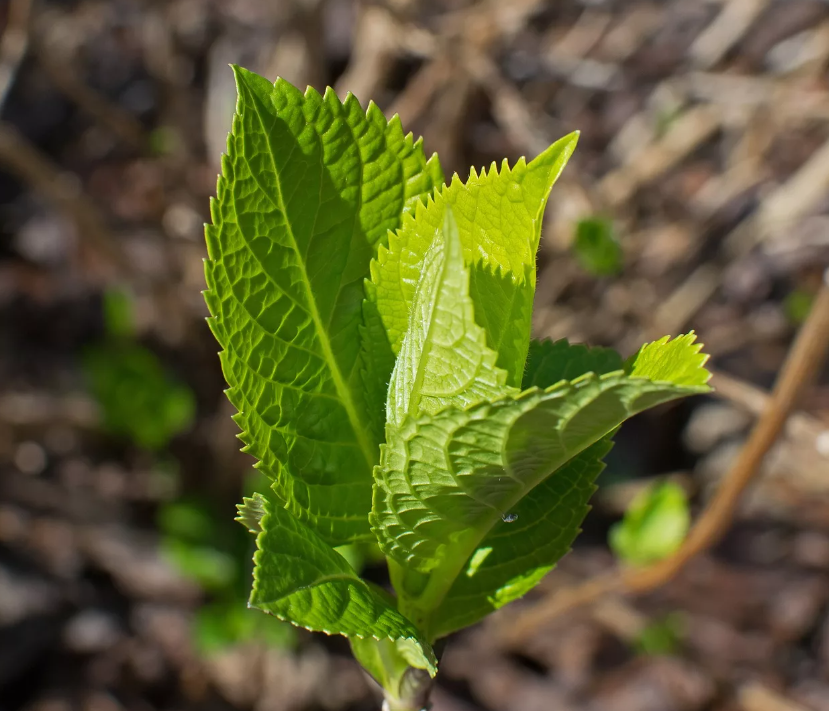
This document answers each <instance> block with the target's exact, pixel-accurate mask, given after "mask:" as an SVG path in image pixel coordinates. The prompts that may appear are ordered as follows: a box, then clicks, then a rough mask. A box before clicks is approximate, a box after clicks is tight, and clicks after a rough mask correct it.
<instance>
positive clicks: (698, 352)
mask: <svg viewBox="0 0 829 711" xmlns="http://www.w3.org/2000/svg"><path fill="white" fill-rule="evenodd" d="M696 338H697V337H696V335H695V334H694V332H693V331H691V332H690V333H686V334H685V335H684V336H677V337H676V338H674V339H673V340H672V339H671V337H670V336H664V337H662V338H660V339H659V340H658V341H654V342H653V343H646V344H645V345H644V346H642V347H641V348H640V349H639V352H638V353H637V354H636V355H634V356H632V357H631V358H629V359H628V362H627V363H626V364H625V368H626V370H627V371H628V372H629V373H630V375H631V377H632V378H645V379H647V380H652V381H654V382H658V383H673V384H675V385H679V386H682V387H687V388H702V389H703V390H702V391H703V392H707V391H708V390H710V388H709V387H708V381H709V380H710V379H711V373H709V372H708V371H707V370H706V369H705V362H706V361H707V360H708V356H707V355H706V354H705V353H703V352H702V344H701V343H695V342H694V341H695V340H696Z"/></svg>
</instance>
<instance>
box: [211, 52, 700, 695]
mask: <svg viewBox="0 0 829 711" xmlns="http://www.w3.org/2000/svg"><path fill="white" fill-rule="evenodd" d="M234 71H235V73H236V82H237V87H238V103H237V107H236V114H235V116H234V119H233V129H232V132H231V133H230V136H229V138H228V150H227V155H225V156H223V158H222V174H221V176H220V177H219V181H218V195H217V197H216V199H215V200H213V202H212V205H211V214H212V224H211V225H209V226H207V228H206V237H207V247H208V254H209V259H208V260H207V262H206V268H205V269H206V276H207V287H208V288H207V291H206V292H205V299H206V301H207V305H208V307H209V309H210V313H211V314H212V316H211V318H210V319H209V321H210V325H211V328H212V330H213V333H214V334H215V336H216V338H217V340H218V342H219V344H220V345H221V347H222V352H221V362H222V367H223V369H224V373H225V377H226V379H227V381H228V383H229V386H230V387H229V389H228V390H227V394H228V397H229V398H230V401H231V402H232V403H233V405H234V406H235V407H236V409H237V410H238V413H237V414H236V416H235V419H236V422H237V424H238V425H239V426H240V428H241V430H242V433H241V435H240V437H241V439H242V441H243V442H244V443H245V451H247V452H249V453H250V454H252V455H253V456H254V457H256V459H257V460H258V464H257V467H258V468H259V469H260V470H261V471H263V472H264V473H265V474H266V475H267V476H268V478H269V480H270V488H268V489H267V490H265V491H261V492H259V493H258V494H257V495H255V496H254V497H253V498H251V499H246V500H245V501H244V503H243V504H241V505H240V507H239V518H240V520H241V521H242V522H243V524H244V525H245V526H247V527H248V528H250V529H251V530H252V531H254V532H255V533H256V545H257V551H256V553H255V555H254V561H255V569H254V581H253V592H252V594H251V598H250V604H251V605H252V606H253V607H256V608H259V609H260V610H263V611H265V612H268V613H270V614H272V615H275V616H276V617H278V618H280V619H282V620H287V621H289V622H291V623H293V624H294V625H297V626H299V627H304V628H306V629H308V630H312V631H317V632H325V633H327V634H340V635H344V636H345V637H347V638H348V639H349V640H350V642H351V646H352V648H353V650H354V654H355V655H356V657H357V659H358V660H359V661H360V663H361V664H362V665H363V666H364V667H365V669H366V670H367V671H368V672H369V674H371V676H372V677H374V679H376V680H377V682H378V683H379V684H380V685H381V686H382V687H383V690H384V693H385V706H386V708H388V709H390V710H391V711H417V710H418V709H420V708H421V707H423V706H425V705H426V704H427V702H428V692H429V686H430V680H431V678H432V677H434V676H435V674H436V673H437V669H438V662H437V659H436V657H435V653H434V650H433V645H434V643H435V642H436V641H437V640H438V639H440V638H442V637H445V636H446V635H448V634H450V633H451V632H454V631H455V630H458V629H461V628H463V627H466V626H468V625H472V624H474V623H475V622H477V621H479V620H480V619H482V618H483V617H485V616H486V615H488V614H489V613H491V612H492V611H493V610H496V609H498V608H499V607H501V606H503V605H505V604H506V603H508V602H510V601H511V600H515V599H516V598H518V597H520V596H522V595H524V594H525V593H526V592H527V591H529V590H530V589H531V588H532V587H533V586H534V585H536V583H538V581H539V580H541V578H542V577H543V576H544V575H545V574H546V573H547V572H548V571H549V570H550V569H551V568H552V567H553V566H554V565H555V564H556V562H557V561H558V560H559V559H560V558H561V557H562V556H563V555H564V554H565V553H566V552H567V551H568V550H569V548H570V545H571V544H572V542H573V539H574V538H575V536H576V534H577V533H578V531H579V526H580V524H581V522H582V520H583V518H584V516H585V514H586V513H587V510H588V500H589V499H590V496H591V494H592V492H593V490H594V488H595V487H594V481H595V479H596V476H597V475H598V474H599V472H600V471H601V469H602V467H603V464H602V457H604V455H605V454H607V452H608V450H609V449H610V447H611V437H612V435H613V434H614V432H615V431H616V430H617V428H618V427H619V425H621V424H622V422H624V421H625V420H626V419H627V418H629V417H631V416H632V415H635V414H636V413H638V412H641V411H642V410H645V409H647V408H650V407H653V406H655V405H658V404H660V403H664V402H667V401H669V400H673V399H675V398H678V397H682V396H685V395H692V394H695V393H703V392H706V391H707V390H708V386H707V384H706V383H707V382H708V378H709V374H708V372H707V371H706V370H705V368H704V363H705V360H706V357H705V356H704V355H703V354H701V353H700V346H699V345H698V344H695V343H694V336H693V334H689V335H686V336H680V337H678V338H675V339H673V340H671V339H669V338H667V337H666V338H663V339H661V340H659V341H656V342H655V343H649V344H647V345H644V346H643V347H642V348H641V349H640V350H639V352H638V353H637V354H635V355H634V356H633V357H631V358H630V359H628V360H627V361H623V360H622V359H621V358H620V357H619V356H618V355H617V354H616V353H615V352H613V351H612V350H609V349H605V348H587V347H585V346H581V345H570V344H568V343H567V342H566V341H556V342H550V341H540V342H539V341H531V338H530V324H531V320H532V304H533V293H534V290H535V283H536V273H535V258H536V251H537V249H538V244H539V239H540V235H541V223H542V216H543V213H544V207H545V204H546V202H547V197H548V195H549V192H550V189H551V187H552V185H553V183H554V182H555V181H556V178H557V177H558V176H559V174H560V173H561V171H562V169H563V168H564V166H565V164H566V163H567V160H568V159H569V157H570V155H571V154H572V152H573V149H574V148H575V146H576V141H577V139H578V134H575V133H573V134H570V135H569V136H565V137H564V138H562V139H561V140H559V141H557V142H556V143H554V144H553V145H552V146H550V147H549V148H548V149H547V150H546V151H544V152H543V153H542V154H541V155H539V156H537V157H536V158H534V159H533V160H532V161H530V162H526V161H525V160H524V159H523V158H522V159H521V160H519V161H518V162H517V163H516V164H515V165H514V166H512V167H510V166H509V165H508V164H507V162H506V161H504V162H503V163H502V164H501V166H500V168H498V167H497V166H496V165H494V164H493V165H492V167H491V168H490V169H489V171H486V170H482V171H481V172H480V173H477V172H475V170H472V171H471V172H470V176H469V179H468V180H467V181H466V182H465V183H464V182H462V181H461V180H460V178H459V177H458V176H457V175H455V176H454V177H453V178H452V180H451V182H450V184H449V185H445V184H444V177H443V173H442V171H441V168H440V163H439V162H438V158H437V156H435V155H433V156H432V157H431V158H429V159H427V158H426V156H425V155H424V152H423V146H422V144H421V141H419V140H418V141H413V140H412V136H411V134H409V135H405V134H404V133H403V131H402V129H401V125H400V121H399V119H398V118H397V117H394V118H392V119H391V121H387V120H386V118H385V117H384V116H383V114H382V113H381V111H380V109H378V108H377V106H375V105H374V104H369V106H368V110H367V111H364V110H363V109H362V108H361V107H360V104H359V103H358V101H357V100H356V99H355V98H354V97H353V96H350V95H349V96H348V97H347V98H346V99H345V101H342V102H341V101H340V99H338V98H337V95H336V94H335V93H334V91H333V90H331V89H328V90H326V92H325V94H324V95H320V94H319V93H318V92H316V91H314V90H313V89H310V88H309V89H308V90H307V91H306V92H305V93H303V92H301V91H299V90H297V89H296V88H294V87H293V86H291V85H290V84H288V83H287V82H285V81H283V80H281V79H280V80H278V81H277V82H276V83H275V84H271V83H270V82H269V81H267V80H265V79H263V78H262V77H259V76H257V75H255V74H253V73H251V72H248V71H246V70H244V69H240V68H235V70H234ZM366 540H374V541H376V542H377V543H378V544H379V546H380V548H381V549H382V551H383V553H384V554H385V556H386V559H387V562H388V567H389V573H390V576H391V581H392V584H393V587H394V594H390V593H389V592H388V591H387V590H385V589H382V588H380V587H378V586H376V585H374V584H372V583H370V582H368V581H366V580H363V579H362V578H361V577H360V576H359V574H358V573H357V572H355V570H354V569H353V568H352V567H351V565H350V564H349V563H348V562H347V561H346V559H345V558H344V557H343V556H342V555H341V554H340V553H339V552H338V551H337V550H336V548H337V547H338V546H342V545H344V544H348V543H353V542H359V541H366Z"/></svg>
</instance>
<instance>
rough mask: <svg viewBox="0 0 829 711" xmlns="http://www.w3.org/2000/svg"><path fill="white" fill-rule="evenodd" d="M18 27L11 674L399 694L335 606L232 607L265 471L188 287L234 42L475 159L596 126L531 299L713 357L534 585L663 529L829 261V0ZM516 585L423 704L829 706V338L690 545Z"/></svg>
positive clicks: (48, 680)
mask: <svg viewBox="0 0 829 711" xmlns="http://www.w3.org/2000/svg"><path fill="white" fill-rule="evenodd" d="M0 30H1V32H0V711H19V710H20V711H74V710H75V709H81V710H83V711H132V710H136V711H154V710H156V709H158V710H159V711H162V710H163V711H178V710H182V711H184V710H188V711H189V710H191V709H192V710H195V709H199V710H201V709H204V710H205V711H213V710H217V711H219V710H221V711H232V710H234V709H238V710H240V711H241V710H248V709H250V710H252V711H312V710H313V711H341V710H342V711H346V710H351V711H356V710H357V709H375V708H377V706H378V701H377V699H376V697H375V696H374V691H373V689H372V687H371V685H370V684H369V683H368V682H366V681H365V679H364V678H363V676H362V673H361V672H360V670H359V669H358V667H357V666H356V663H355V662H353V661H352V660H351V658H350V654H349V650H348V646H347V644H346V643H345V642H344V641H343V640H341V639H337V638H325V637H323V636H311V635H309V634H306V633H304V632H297V631H294V630H292V629H290V628H289V627H287V626H285V625H283V624H280V623H279V622H277V621H276V620H274V619H272V618H267V617H265V616H263V615H261V613H257V612H254V611H249V610H247V609H246V608H245V600H246V596H247V592H248V589H249V585H250V568H251V564H250V562H249V561H250V556H251V553H252V547H253V541H252V539H251V538H250V536H249V535H248V534H247V532H246V531H244V530H243V529H242V527H241V526H239V525H238V524H236V523H234V522H233V520H232V519H233V516H234V515H235V510H234V505H235V504H236V503H237V502H238V501H240V500H241V497H242V495H243V494H244V493H246V492H249V491H250V490H252V489H254V488H255V487H256V486H257V482H256V479H255V475H254V470H253V469H252V463H253V462H252V460H251V459H250V458H249V457H247V456H246V455H243V454H241V453H239V451H238V448H239V442H238V440H236V438H235V435H236V433H237V428H236V426H235V425H234V424H233V422H232V421H231V419H230V416H231V414H232V408H231V407H230V406H229V404H228V403H227V402H226V400H225V397H224V395H223V394H222V389H223V387H224V381H223V378H222V375H221V371H220V368H219V360H218V357H217V354H216V352H217V345H216V343H215V341H214V339H213V337H212V336H211V334H210V333H209V331H208V328H207V326H206V324H205V320H204V318H205V316H206V309H205V306H204V303H203V301H202V298H201V294H200V290H201V289H202V288H203V272H202V259H203V257H204V256H205V249H204V245H203V237H202V224H203V223H204V221H205V220H206V219H207V217H208V199H209V197H210V195H211V194H213V191H214V189H215V182H216V172H217V166H218V164H219V157H220V154H221V152H222V151H223V150H224V146H225V141H226V135H227V131H228V129H229V127H230V120H231V115H232V111H233V105H234V99H235V97H234V88H233V83H232V75H231V72H230V70H229V69H228V66H227V65H228V63H231V62H235V63H240V64H242V65H244V66H246V67H248V68H250V69H252V70H255V71H258V72H260V73H262V74H264V75H265V76H267V77H268V78H270V79H275V78H276V77H277V76H283V77H285V78H286V79H288V80H289V81H291V82H292V83H294V84H297V85H300V86H305V85H306V84H312V85H314V86H315V87H318V88H322V87H324V86H326V85H332V86H334V87H335V88H336V90H337V92H338V93H340V94H341V95H344V94H345V92H347V91H352V92H354V93H355V94H356V95H357V97H358V98H360V100H361V101H362V102H363V104H364V105H365V104H366V103H367V101H368V100H369V99H373V100H374V101H375V102H377V103H378V104H379V106H380V107H381V108H382V109H383V110H384V111H385V112H386V114H387V115H389V116H390V115H391V114H393V113H399V114H400V116H401V118H402V120H403V125H404V127H405V128H406V129H407V130H411V131H414V133H415V134H418V135H423V136H424V139H425V146H426V150H427V153H431V152H433V151H437V152H438V153H439V154H440V157H441V161H442V163H443V166H444V169H445V171H446V173H447V175H451V173H452V172H453V171H457V172H458V173H459V174H460V175H461V177H462V178H463V179H465V178H466V177H467V176H468V172H469V167H470V166H476V167H478V168H480V167H482V166H485V165H489V163H490V162H491V161H493V160H495V161H498V162H500V160H501V159H502V158H503V157H508V158H509V159H510V160H511V161H514V160H515V159H517V158H518V157H519V156H522V155H526V156H528V157H532V156H534V155H535V154H537V153H538V152H540V151H541V150H543V149H544V148H545V147H546V146H547V145H548V144H549V143H551V142H552V141H553V140H555V139H557V138H559V137H560V136H562V135H564V134H565V133H568V132H570V131H572V130H575V129H580V130H581V132H582V134H581V141H580V144H579V147H578V150H577V152H576V155H575V157H574V158H573V160H572V161H571V163H570V165H569V167H568V168H567V170H566V171H565V174H564V175H563V177H562V178H561V180H560V181H559V183H558V184H557V185H556V187H555V188H554V190H553V195H552V198H551V201H550V205H549V207H548V210H547V215H546V223H545V226H544V232H543V238H542V243H541V249H540V254H539V258H538V268H539V283H538V293H537V307H536V321H535V324H534V327H535V330H536V335H537V336H539V337H542V336H549V337H553V338H561V337H564V336H566V337H568V338H570V339H571V340H574V341H582V342H589V343H592V344H597V345H610V346H614V347H616V348H617V349H619V350H620V351H621V352H622V353H623V354H625V355H627V354H629V353H631V352H632V351H633V350H635V348H636V347H637V346H638V345H639V344H640V343H642V342H643V341H644V340H645V339H649V338H652V337H659V336H661V335H664V334H667V333H672V334H676V333H679V332H683V331H686V330H688V329H691V328H693V329H696V331H697V332H698V334H699V336H700V338H701V340H702V341H703V342H704V343H705V345H706V351H707V352H709V353H711V354H712V361H711V364H712V366H713V369H714V370H716V371H717V373H719V374H722V379H721V380H720V383H719V385H720V392H719V394H718V395H716V396H711V397H704V398H703V397H699V398H694V399H692V400H690V401H687V402H682V403H680V404H679V405H675V406H672V407H668V408H663V409H662V410H660V411H659V412H657V413H656V414H655V415H651V416H647V417H641V418H638V419H636V420H634V421H632V422H630V423H629V424H627V425H626V426H625V428H624V429H623V430H622V432H621V433H620V435H619V436H618V437H617V441H618V444H617V446H616V448H615V449H614V451H613V452H612V453H611V455H610V456H609V458H608V468H607V470H606V471H605V473H604V474H603V475H602V477H601V480H600V490H599V492H598V493H597V495H596V497H595V499H594V509H593V511H592V512H591V514H590V516H589V518H588V519H587V521H586V523H585V527H584V528H585V530H584V533H583V535H582V537H581V538H580V539H579V541H578V543H577V545H576V550H575V552H574V553H572V554H571V555H569V556H568V557H567V558H566V559H565V560H564V561H563V563H562V564H561V565H560V566H559V568H558V569H557V570H556V571H555V572H554V573H553V574H552V575H551V576H549V578H548V579H547V580H545V581H544V583H543V584H542V585H541V586H540V588H539V590H538V591H536V592H534V593H533V594H532V595H530V596H528V598H526V599H525V600H522V601H521V602H520V603H517V604H516V605H515V606H514V607H515V608H516V609H523V610H527V609H532V607H533V606H534V605H536V604H537V603H538V601H539V600H540V599H542V598H544V596H545V595H548V594H549V592H550V591H551V590H555V589H558V588H560V587H561V586H565V585H571V584H573V583H574V582H577V581H580V580H586V579H589V578H591V577H592V576H595V575H597V574H600V573H602V572H605V571H607V570H608V569H610V568H611V567H612V566H614V565H616V564H618V563H621V564H623V565H637V564H641V563H643V562H647V561H651V560H656V559H658V558H660V557H662V556H664V555H666V554H669V553H670V552H671V551H672V550H673V549H675V547H676V545H678V543H679V542H680V541H681V540H682V538H683V536H684V535H685V531H686V529H687V526H688V520H689V517H690V516H693V515H694V513H695V512H697V511H698V510H699V509H700V507H701V506H703V505H704V503H705V501H706V500H707V499H708V497H709V496H710V493H711V491H712V489H713V487H714V486H716V483H717V482H718V481H719V479H720V478H721V477H722V476H723V474H724V473H725V472H726V471H727V470H728V466H729V464H730V462H731V461H732V460H733V458H734V455H735V453H736V452H737V451H739V449H740V447H741V445H742V443H743V441H744V440H745V437H746V434H747V432H748V431H749V429H750V427H751V425H752V423H753V422H754V420H755V417H756V415H757V413H758V412H759V411H760V410H762V408H763V406H764V403H765V402H766V397H767V393H768V390H769V388H770V387H771V385H772V383H773V381H774V378H775V375H776V373H777V372H778V370H779V368H780V366H781V364H782V362H783V359H784V358H785V355H786V352H787V350H788V348H789V346H790V343H791V341H792V338H793V336H794V334H795V333H796V330H797V328H798V326H799V324H801V323H802V322H803V320H804V319H805V318H806V316H807V314H808V312H809V309H810V306H811V303H812V300H813V298H814V295H815V294H816V292H817V290H818V288H819V286H820V282H821V278H822V273H823V270H824V269H825V268H826V267H827V265H829V191H828V190H827V188H829V82H828V81H827V80H828V79H829V4H827V3H826V2H821V1H818V0H500V1H491V2H490V1H486V0H480V1H479V2H466V1H464V0H444V1H439V0H422V1H419V0H376V1H371V2H370V1H366V2H357V1H356V0H354V1H352V0H3V2H0ZM654 542H657V543H658V545H654ZM349 554H350V556H351V558H352V560H353V562H354V564H355V566H357V567H365V569H366V570H367V571H368V574H369V575H371V576H374V578H376V579H382V575H383V571H382V568H381V567H379V566H378V564H377V561H376V559H375V558H374V557H373V556H372V554H371V551H365V550H358V549H354V550H351V551H349ZM509 614H514V612H513V611H512V608H510V609H507V610H504V611H502V612H500V613H498V614H497V615H495V616H494V617H495V618H496V619H494V621H493V622H492V623H491V624H490V623H486V624H483V625H481V626H479V627H476V628H473V629H470V630H468V631H466V632H464V633H462V634H460V635H457V636H456V637H454V638H453V639H452V640H451V642H450V643H449V645H448V648H447V650H446V653H445V656H444V659H443V664H442V672H441V679H440V685H439V688H438V689H437V691H436V693H435V711H473V710H475V709H480V710H482V711H548V710H550V711H577V710H585V711H601V710H604V709H608V710H613V711H672V710H674V709H676V710H678V711H697V710H699V711H703V710H711V711H732V710H733V711H736V710H737V709H745V710H746V711H797V710H798V709H800V710H803V709H811V710H812V711H825V710H826V709H829V371H827V369H826V368H825V367H824V369H823V373H822V376H821V378H820V379H819V380H818V382H817V383H816V384H815V385H814V386H813V387H810V388H809V389H808V392H807V393H806V396H805V398H804V399H803V401H802V403H801V409H800V410H799V411H798V412H797V414H796V415H795V416H794V417H792V419H791V420H790V422H789V426H788V427H787V429H786V433H785V436H784V437H783V438H782V439H781V440H780V441H779V442H778V444H777V445H776V446H775V448H774V450H773V451H772V453H771V456H770V457H769V458H767V461H766V463H765V466H764V470H763V472H762V476H761V477H760V480H759V481H758V482H757V483H756V484H755V485H754V486H753V487H752V489H751V491H750V494H749V495H748V496H747V497H746V498H745V500H744V501H743V505H742V506H741V508H740V513H739V516H738V517H737V519H736V520H735V521H734V522H733V525H732V526H731V528H730V530H729V533H728V535H727V536H726V538H725V540H724V541H723V542H722V543H721V544H720V545H719V546H718V547H717V548H716V549H715V550H714V551H712V552H711V553H710V554H707V555H704V556H702V557H700V558H698V559H696V560H695V561H693V563H692V564H691V565H689V566H688V567H687V568H686V569H685V570H684V571H683V572H682V573H681V574H680V576H679V577H678V578H677V579H676V580H674V581H673V582H671V583H670V584H668V585H667V586H665V587H663V588H661V589H659V590H658V591H656V592H653V593H650V594H648V595H646V596H643V597H639V598H621V597H618V598H605V599H603V600H602V601H600V602H599V603H598V604H595V605H592V606H590V607H588V608H584V609H581V610H579V611H577V612H573V613H569V614H568V615H566V616H564V617H562V618H560V619H558V620H555V621H553V622H551V623H550V624H547V625H539V626H538V627H537V628H536V629H534V630H533V631H532V633H528V634H527V635H526V636H525V638H523V639H521V640H520V643H519V644H516V643H515V642H514V640H513V641H512V642H510V643H507V642H506V641H505V640H504V638H503V636H502V635H499V633H498V632H497V629H498V627H497V625H496V624H495V623H496V622H498V619H497V618H502V619H501V622H503V621H504V620H505V619H508V617H505V616H507V615H509Z"/></svg>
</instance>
